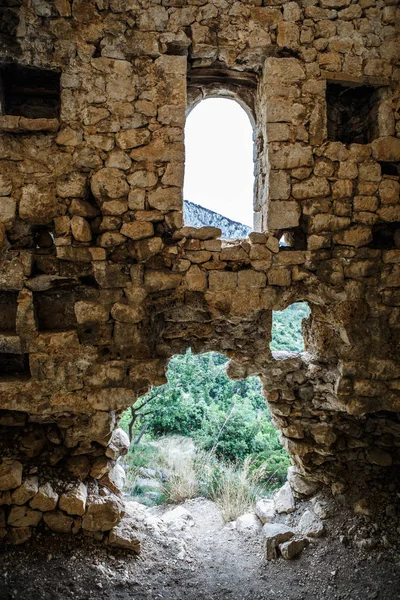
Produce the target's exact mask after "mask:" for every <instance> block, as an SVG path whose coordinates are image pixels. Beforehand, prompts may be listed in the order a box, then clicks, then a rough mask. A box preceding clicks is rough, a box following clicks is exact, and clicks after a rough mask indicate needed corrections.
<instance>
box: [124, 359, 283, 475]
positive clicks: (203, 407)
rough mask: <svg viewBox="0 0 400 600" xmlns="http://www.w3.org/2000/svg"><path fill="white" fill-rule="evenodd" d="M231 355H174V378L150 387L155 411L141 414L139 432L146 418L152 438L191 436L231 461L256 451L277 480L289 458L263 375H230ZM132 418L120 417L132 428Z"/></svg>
mask: <svg viewBox="0 0 400 600" xmlns="http://www.w3.org/2000/svg"><path fill="white" fill-rule="evenodd" d="M227 360H228V359H227V358H226V357H225V356H222V355H220V354H216V353H214V352H209V353H207V354H201V355H195V354H193V353H192V352H191V351H188V352H187V353H186V354H185V355H182V356H175V357H174V358H172V359H171V361H170V363H169V369H168V373H167V375H168V383H167V384H165V385H163V386H161V387H159V388H153V390H152V391H151V392H150V394H151V396H152V397H153V398H152V400H151V402H149V403H148V404H147V405H146V407H145V409H144V410H145V411H146V412H147V411H148V410H150V411H151V415H150V416H149V415H147V417H146V420H145V421H143V420H141V419H138V420H137V422H136V423H135V426H134V429H133V436H134V438H135V437H137V436H138V435H139V432H140V431H141V428H142V427H143V422H145V423H146V427H147V432H146V439H147V440H149V439H150V440H157V439H159V438H160V436H171V435H179V436H190V437H191V438H193V440H194V441H195V442H196V444H197V445H198V446H199V447H200V448H202V449H204V450H205V451H209V452H211V453H212V454H213V455H214V454H215V456H216V457H217V458H218V459H221V460H223V461H225V462H226V461H228V462H229V461H232V462H235V463H236V462H238V461H239V462H243V461H244V460H245V459H246V457H247V456H251V457H252V460H253V462H255V463H257V465H260V464H261V462H266V464H267V465H268V472H266V479H268V481H269V483H270V485H277V484H278V483H281V482H283V481H284V480H285V478H286V471H287V467H288V466H289V458H288V456H287V454H286V452H285V450H284V449H283V448H282V446H281V444H280V442H279V439H278V433H277V431H276V429H275V427H274V426H273V424H272V422H271V415H270V413H269V410H268V408H267V406H266V403H265V398H264V397H263V395H262V390H261V384H260V381H259V379H258V377H249V378H247V379H244V380H240V381H233V380H231V379H229V378H228V376H227V375H226V372H225V366H226V363H227ZM149 398H150V396H147V397H144V398H142V399H141V400H140V401H139V402H138V404H139V405H141V404H143V402H146V400H147V399H149ZM140 412H141V411H139V413H140ZM130 418H131V414H130V412H129V411H127V412H126V413H124V415H123V417H122V419H121V422H120V425H121V426H122V427H124V428H125V430H126V431H127V430H128V426H129V421H130ZM139 447H140V446H139ZM131 452H135V453H139V454H138V460H139V457H140V450H138V447H137V446H133V448H132V450H131ZM144 464H145V463H143V465H144ZM147 464H148V465H150V463H147Z"/></svg>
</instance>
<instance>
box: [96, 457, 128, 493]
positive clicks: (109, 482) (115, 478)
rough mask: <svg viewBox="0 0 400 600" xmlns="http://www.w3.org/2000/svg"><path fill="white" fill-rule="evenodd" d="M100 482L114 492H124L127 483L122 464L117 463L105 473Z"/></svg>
mask: <svg viewBox="0 0 400 600" xmlns="http://www.w3.org/2000/svg"><path fill="white" fill-rule="evenodd" d="M100 482H101V483H102V484H103V485H105V486H106V487H107V488H108V489H109V490H111V491H112V492H114V494H119V493H120V492H122V490H123V487H124V484H125V471H124V469H123V468H122V467H121V465H119V464H116V465H115V466H114V467H113V468H112V469H111V470H110V471H108V473H106V474H105V475H103V477H102V478H101V479H100Z"/></svg>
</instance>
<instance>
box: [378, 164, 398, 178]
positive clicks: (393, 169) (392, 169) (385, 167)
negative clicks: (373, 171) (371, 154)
mask: <svg viewBox="0 0 400 600" xmlns="http://www.w3.org/2000/svg"><path fill="white" fill-rule="evenodd" d="M379 164H380V165H381V172H382V175H387V176H389V177H395V178H396V179H397V178H398V177H400V162H390V161H386V160H385V161H384V160H381V161H379Z"/></svg>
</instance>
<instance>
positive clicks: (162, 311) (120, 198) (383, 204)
mask: <svg viewBox="0 0 400 600" xmlns="http://www.w3.org/2000/svg"><path fill="white" fill-rule="evenodd" d="M3 4H4V3H3ZM5 4H6V5H7V8H6V9H5V11H6V13H5V14H6V15H8V13H9V12H10V11H11V13H10V14H14V12H15V13H17V12H20V13H21V15H22V16H21V15H20V16H21V19H20V24H19V26H18V28H17V30H16V36H17V37H16V38H15V39H16V40H17V41H16V43H15V44H14V43H11V44H6V46H7V52H6V55H4V52H3V53H2V51H1V49H0V62H3V63H4V61H5V62H6V63H7V65H8V66H9V67H10V68H13V65H17V64H18V65H20V67H19V68H20V69H23V68H24V66H23V65H31V64H32V57H36V58H35V60H34V62H35V61H36V62H37V66H40V67H41V68H49V69H51V70H52V71H53V73H54V72H59V71H61V73H60V75H61V77H60V99H59V100H60V102H59V105H60V115H59V117H60V118H54V116H56V113H57V110H58V108H57V106H56V105H57V104H58V99H56V97H55V95H54V96H53V95H49V96H47V95H46V90H45V89H43V96H40V97H38V98H37V99H35V103H34V106H32V107H29V106H28V107H27V106H24V113H25V112H27V113H29V112H30V111H32V113H35V116H36V118H31V117H30V116H27V115H25V114H23V115H22V114H18V112H19V110H20V108H19V107H18V103H16V104H15V105H14V104H13V110H12V112H13V113H15V114H13V115H2V116H1V117H0V129H1V131H2V135H1V136H0V138H1V139H0V248H1V260H0V308H1V310H0V350H1V357H0V362H1V368H0V371H1V375H2V377H1V385H0V439H1V444H2V449H4V452H3V455H4V456H10V457H13V458H14V459H15V460H16V461H17V462H18V463H19V464H21V465H22V464H23V465H24V473H25V480H24V481H22V477H21V474H22V473H20V472H15V473H13V470H12V469H11V472H7V473H5V474H4V465H5V464H6V463H5V462H4V461H2V463H1V465H0V488H1V486H3V490H2V491H1V489H0V504H2V506H5V507H6V508H5V511H4V512H5V515H6V516H8V515H9V513H10V511H11V510H14V509H15V508H21V509H23V508H24V504H26V503H29V502H33V501H34V496H35V495H37V494H38V489H37V483H35V481H34V480H32V479H31V478H32V477H37V478H38V482H40V483H41V484H44V483H46V482H47V481H49V474H50V473H51V474H52V477H53V476H54V481H53V479H52V485H53V487H54V489H55V490H56V491H57V492H58V491H59V490H60V493H61V495H62V496H64V495H65V494H66V490H65V485H66V481H71V480H72V479H74V480H75V481H76V485H77V486H78V487H79V483H80V482H82V484H83V485H85V486H86V484H88V485H87V487H88V489H90V503H91V504H93V503H95V501H96V499H97V497H98V494H100V498H101V502H103V501H104V498H106V497H107V496H106V495H107V494H108V490H107V487H105V486H104V485H103V483H105V482H108V484H109V485H110V486H111V487H112V488H113V489H115V490H116V489H117V488H119V487H120V486H119V485H118V486H116V487H113V482H112V481H111V479H112V477H113V468H115V461H116V460H118V456H119V455H120V454H122V453H123V452H126V448H127V441H126V439H125V440H124V439H122V440H121V439H119V441H118V440H116V439H114V441H113V440H112V439H111V437H112V431H113V429H115V428H116V427H117V420H118V418H119V415H120V412H121V411H122V410H124V409H125V408H127V407H129V406H132V404H133V402H134V401H135V400H136V399H137V398H140V397H141V396H143V395H144V394H146V392H147V391H148V389H149V388H150V387H151V386H152V385H162V384H163V383H165V369H166V365H167V362H168V359H169V358H171V356H173V355H175V354H177V353H178V354H180V353H183V352H184V351H185V350H186V349H187V348H189V347H191V348H193V351H194V352H202V351H209V350H211V349H212V350H216V351H218V350H219V351H222V352H224V353H226V354H227V356H229V357H230V359H231V361H233V362H231V363H230V365H229V367H228V369H229V371H230V372H232V373H233V374H234V375H235V377H236V376H237V377H246V376H247V375H249V374H257V375H260V377H261V379H262V383H263V387H264V392H265V394H266V396H268V398H269V402H270V403H271V412H272V413H273V418H274V421H275V422H276V425H277V427H278V428H279V429H280V433H281V439H282V442H283V444H284V445H285V447H286V448H287V450H288V451H289V453H290V455H291V457H292V459H293V464H295V465H296V471H293V469H292V470H290V471H289V481H290V484H291V486H292V487H293V490H294V493H295V494H296V495H297V494H299V495H307V494H309V495H312V494H313V493H314V492H315V491H316V489H317V487H318V486H319V485H321V484H324V485H327V486H328V487H330V488H331V490H332V491H333V493H334V494H335V495H344V496H346V494H347V493H348V491H349V490H351V488H352V485H353V482H354V481H357V483H358V479H360V480H362V479H364V478H366V479H367V481H368V485H369V482H371V483H372V482H373V480H374V478H375V476H377V477H379V478H380V481H381V484H382V482H383V481H385V477H386V474H387V473H388V471H389V469H390V468H391V467H392V466H395V465H396V463H397V462H398V447H399V443H400V442H399V434H398V431H397V429H396V423H395V422H394V421H393V418H392V417H390V415H393V414H395V413H396V412H398V410H399V406H400V404H399V380H400V370H399V369H398V366H397V363H398V356H397V350H396V348H397V347H396V344H394V343H393V340H395V338H396V335H397V334H396V332H397V331H398V330H399V328H400V326H399V319H400V312H399V307H400V292H399V286H400V268H399V264H400V262H399V258H398V256H397V254H396V253H398V248H400V228H399V227H398V223H399V222H400V203H399V171H398V163H399V156H400V155H399V152H400V150H399V135H400V129H399V124H400V121H399V114H398V112H399V111H398V107H399V102H398V85H397V83H398V79H399V72H398V67H397V63H396V61H397V59H398V36H397V35H396V34H395V33H396V32H395V30H396V25H397V20H398V9H397V8H396V6H395V2H394V0H388V1H387V2H386V4H385V3H379V2H378V3H376V2H375V3H374V1H373V0H362V2H361V3H360V2H350V0H321V1H320V2H319V3H316V2H315V1H314V0H307V2H304V3H303V4H302V5H300V4H298V3H296V2H283V3H282V2H281V0H271V1H270V2H269V4H270V6H266V4H268V2H266V1H265V2H262V1H261V0H251V1H249V2H246V3H240V2H236V3H235V2H228V3H226V2H214V3H208V4H207V3H204V2H203V3H202V2H201V1H200V0H188V1H187V2H183V1H181V0H175V1H173V0H165V1H163V2H150V3H148V4H149V6H147V5H146V6H145V3H140V2H139V3H138V2H133V1H130V2H126V1H125V0H124V1H122V0H111V1H110V2H106V1H105V0H104V1H103V0H99V1H98V2H97V3H95V4H96V6H95V8H93V6H94V4H93V6H91V3H88V2H84V1H83V0H74V2H72V3H71V2H68V1H64V0H56V2H54V3H51V2H48V1H47V0H35V1H34V2H31V3H29V2H26V3H24V6H23V10H22V8H21V10H19V9H18V10H17V8H16V7H17V5H19V4H20V2H18V1H14V2H10V1H9V2H6V3H5ZM272 4H273V6H272ZM14 5H15V6H14ZM21 11H22V12H21ZM93 11H94V12H93ZM3 13H4V10H3V9H2V13H1V14H2V15H3ZM94 13H95V14H94ZM94 16H95V18H94ZM0 20H1V19H0ZM3 20H4V19H3ZM6 21H7V18H6ZM3 33H4V32H3ZM7 35H8V34H7ZM12 35H14V34H12ZM49 36H50V37H49ZM50 38H51V40H50ZM32 40H33V41H32ZM49 40H50V42H49ZM49 43H50V45H49ZM189 49H190V51H188V50H189ZM3 50H4V48H3ZM289 55H290V56H289ZM223 65H225V67H224V66H223ZM7 68H8V67H7ZM256 74H257V76H255V75H256ZM46 81H47V78H46V77H44V78H43V81H42V83H43V85H46ZM360 86H366V87H365V88H362V91H363V96H365V94H366V96H367V104H368V110H367V104H364V105H363V106H361V104H362V101H361V100H358V99H357V97H358V95H361V94H359V91H360ZM6 88H7V86H6ZM343 91H344V92H345V93H343ZM4 92H5V95H6V96H7V89H5V90H4ZM364 92H365V94H364ZM52 93H53V92H52ZM215 94H217V95H225V94H227V95H228V96H229V97H230V98H236V97H237V98H240V100H239V102H240V104H242V105H244V106H246V110H247V112H248V114H249V116H250V118H251V121H252V124H253V133H254V135H253V138H254V173H255V192H254V223H255V228H256V230H257V231H256V232H253V233H251V234H250V236H249V238H248V239H240V240H235V241H229V242H228V241H226V240H219V239H217V238H218V237H220V235H221V232H220V229H218V227H201V228H195V227H188V226H186V224H185V226H184V223H183V211H182V187H183V175H184V163H185V147H184V133H185V132H184V127H185V114H186V111H187V109H188V108H189V110H190V109H191V108H193V106H194V104H195V103H196V102H197V101H198V100H200V98H201V97H208V96H213V95H215ZM347 98H349V102H348V104H346V99H347ZM49 100H50V104H51V103H52V102H53V100H54V106H53V108H50V107H47V108H46V106H47V104H46V103H47V102H48V101H49ZM5 101H6V105H7V106H8V100H7V97H6V98H5ZM45 105H46V106H45ZM3 108H4V107H3ZM48 109H49V110H50V113H51V115H50V114H48V115H47V116H49V117H50V116H51V117H52V118H43V115H44V114H45V113H46V111H47V110H48ZM52 111H53V112H52ZM364 111H365V112H364ZM3 112H4V111H3ZM20 112H23V111H20ZM344 115H346V119H347V120H346V124H345V125H344V123H343V116H344ZM360 117H361V118H360ZM374 138H375V139H374ZM218 166H219V165H217V167H218ZM205 175H206V173H204V176H205ZM234 176H236V174H235V173H233V174H232V177H234ZM267 230H269V233H268V232H266V231H267ZM282 234H284V236H285V240H280V238H281V236H282ZM245 237H246V235H245V234H244V235H243V238H245ZM283 241H285V244H288V245H290V247H289V246H288V245H286V246H283V245H281V246H280V245H279V244H280V243H281V244H282V243H283ZM304 299H307V301H309V302H310V307H311V317H310V318H309V319H308V320H307V321H306V322H305V323H304V339H305V349H306V352H304V353H302V354H301V355H297V356H294V355H292V354H284V355H274V357H273V358H271V355H270V347H269V344H270V337H271V315H272V311H276V310H283V309H284V308H286V307H288V306H289V305H290V304H291V303H293V302H296V301H304ZM366 325H368V326H366ZM3 329H4V331H3ZM377 348H379V353H380V357H379V359H377V358H376V349H377ZM119 437H120V438H121V434H119ZM122 438H123V436H122ZM10 460H11V459H10ZM20 470H21V471H22V467H21V469H20ZM17 471H18V470H17ZM117 471H118V469H117ZM110 472H111V474H110ZM26 475H28V477H26ZM102 478H104V479H103V481H102V482H99V480H101V479H102ZM58 479H59V480H58ZM4 482H6V483H4ZM89 483H90V485H89ZM114 483H115V481H114ZM382 485H383V484H382ZM96 486H98V488H96ZM4 488H5V489H4ZM101 494H104V496H101ZM72 496H73V497H72V498H69V504H68V500H67V499H65V498H64V499H63V500H62V503H64V502H66V506H69V507H70V508H68V510H69V511H71V515H68V511H65V510H64V508H63V507H62V506H61V505H60V508H59V511H57V508H56V511H54V510H48V511H47V512H45V513H44V515H45V516H46V519H47V520H48V521H49V527H51V526H52V525H51V519H53V521H54V524H53V527H54V529H55V530H57V531H71V532H72V533H74V532H76V531H77V530H78V529H79V528H80V520H81V519H80V517H81V516H83V517H84V518H86V515H84V514H78V516H76V515H75V514H73V512H72V511H78V512H79V513H82V511H83V506H84V500H83V497H82V498H81V497H80V494H79V493H78V492H77V494H76V497H75V496H74V494H72ZM83 496H84V492H83ZM281 496H282V498H281ZM111 497H113V496H111ZM60 502H61V501H60ZM275 502H276V506H277V508H278V509H279V510H281V509H282V508H283V509H284V511H285V512H287V511H288V510H292V507H293V498H292V497H291V492H290V488H289V485H287V486H284V490H283V491H280V492H278V494H277V495H276V497H275ZM75 505H76V506H75ZM71 506H75V508H71ZM317 506H318V504H314V507H315V512H316V514H318V516H322V514H325V513H324V510H325V509H324V507H322V509H321V511H322V512H321V514H320V513H318V510H317V508H316V507H317ZM11 507H12V508H11ZM373 510H374V506H373V505H372V504H371V505H370V509H369V511H370V512H371V514H372V512H373ZM61 511H62V512H61ZM284 511H282V512H284ZM40 512H41V511H40ZM111 512H112V511H111ZM116 513H118V511H116ZM113 514H114V513H113ZM47 515H48V516H47ZM50 515H54V516H52V517H51V516H50ZM103 516H104V515H103ZM34 517H35V519H36V518H37V516H35V515H34ZM72 517H73V518H72ZM92 517H93V515H92ZM92 517H91V518H90V519H88V523H89V526H90V527H92V525H93V519H92ZM119 518H120V517H118V516H117V515H116V514H115V515H114V516H112V518H110V519H109V520H108V521H107V519H105V520H106V521H107V522H108V523H110V522H111V521H112V522H114V521H115V523H116V522H117V520H118V519H119ZM140 519H142V521H143V522H146V523H147V524H148V523H149V517H148V516H147V517H146V516H145V514H144V512H143V511H140V510H139V509H137V511H136V521H135V523H137V522H139V521H140ZM94 521H95V519H94ZM133 521H134V519H133V517H132V522H133ZM153 525H154V523H153ZM32 527H33V525H32ZM94 527H95V530H94V531H93V533H94V534H95V536H96V537H97V538H100V537H104V536H103V535H102V533H101V531H100V530H96V527H100V529H101V527H102V525H100V526H99V524H98V523H97V525H96V524H95V525H94ZM163 527H164V528H166V525H165V524H164V525H163V526H161V525H160V524H159V523H158V525H157V527H155V526H154V528H155V530H157V532H158V534H160V532H161V530H162V529H163ZM134 529H135V528H134V527H133V525H132V531H134ZM163 531H164V530H163ZM30 534H31V527H30V526H28V527H26V526H21V527H16V526H15V525H13V526H11V525H9V524H8V523H7V524H6V525H5V526H4V524H0V537H1V538H2V539H3V538H4V539H7V540H8V541H10V540H12V539H14V540H15V542H16V543H18V542H20V541H24V540H26V539H27V538H28V537H29V536H30ZM118 535H119V534H118ZM132 535H133V537H132V539H130V535H128V536H126V537H125V538H123V539H124V540H125V541H123V542H122V543H123V544H124V543H126V544H129V543H131V542H132V544H133V547H135V545H136V541H135V540H136V538H135V535H134V534H132ZM5 536H7V537H6V538H5ZM121 536H122V537H123V534H121ZM295 542H296V543H295ZM284 544H286V542H282V544H281V545H284ZM369 545H370V541H368V542H366V544H365V546H366V547H367V546H369ZM283 547H284V548H286V547H287V550H282V554H284V552H286V553H287V555H288V556H289V555H290V553H291V552H292V551H293V552H294V549H295V548H296V547H297V539H295V540H294V541H293V544H291V545H290V549H289V545H288V546H283ZM275 550H276V553H277V554H279V549H276V548H275Z"/></svg>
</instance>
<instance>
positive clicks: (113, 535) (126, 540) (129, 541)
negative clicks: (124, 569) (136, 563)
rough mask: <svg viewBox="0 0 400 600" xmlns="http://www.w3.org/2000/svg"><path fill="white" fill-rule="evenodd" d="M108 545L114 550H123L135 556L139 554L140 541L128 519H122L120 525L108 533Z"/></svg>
mask: <svg viewBox="0 0 400 600" xmlns="http://www.w3.org/2000/svg"><path fill="white" fill-rule="evenodd" d="M108 543H109V544H110V546H113V547H115V548H123V549H124V550H129V551H130V552H134V553H135V554H139V553H140V539H139V537H138V534H137V531H136V530H135V528H134V527H133V526H132V522H131V520H130V519H129V517H125V518H123V519H122V521H121V522H120V524H119V525H117V527H114V528H113V529H112V530H111V531H110V533H109V534H108Z"/></svg>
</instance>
